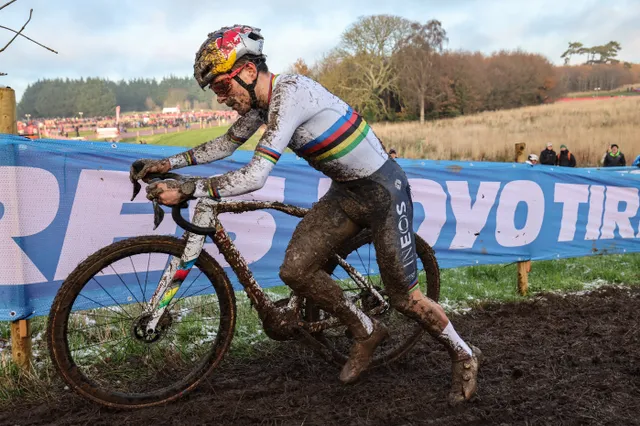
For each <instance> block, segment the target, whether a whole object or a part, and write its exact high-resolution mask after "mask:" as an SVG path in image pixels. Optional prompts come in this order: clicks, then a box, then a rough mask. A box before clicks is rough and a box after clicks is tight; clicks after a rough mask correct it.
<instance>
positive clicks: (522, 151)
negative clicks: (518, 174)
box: [515, 142, 531, 296]
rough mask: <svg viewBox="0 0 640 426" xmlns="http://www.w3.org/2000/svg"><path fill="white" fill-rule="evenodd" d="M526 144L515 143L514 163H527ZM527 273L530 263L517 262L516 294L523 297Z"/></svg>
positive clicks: (527, 278)
mask: <svg viewBox="0 0 640 426" xmlns="http://www.w3.org/2000/svg"><path fill="white" fill-rule="evenodd" d="M526 149H527V144H526V143H522V142H520V143H517V144H515V161H516V163H524V162H525V161H527V154H526ZM529 271H531V261H530V260H525V261H524V262H518V281H517V282H518V292H519V293H520V294H521V295H522V296H525V295H526V294H527V291H528V290H529Z"/></svg>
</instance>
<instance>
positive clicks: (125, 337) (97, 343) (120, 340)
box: [72, 336, 129, 351]
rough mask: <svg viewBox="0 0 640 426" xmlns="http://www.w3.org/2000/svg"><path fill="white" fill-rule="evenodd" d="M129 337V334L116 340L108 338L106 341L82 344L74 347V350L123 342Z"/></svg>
mask: <svg viewBox="0 0 640 426" xmlns="http://www.w3.org/2000/svg"><path fill="white" fill-rule="evenodd" d="M128 338H129V336H124V337H121V338H120V339H118V340H115V341H114V340H107V341H106V342H104V341H101V342H96V343H92V344H90V345H86V346H82V347H80V348H76V349H72V351H81V350H84V349H87V348H92V347H94V346H98V345H104V344H106V343H109V342H115V343H119V342H122V341H123V340H127V339H128Z"/></svg>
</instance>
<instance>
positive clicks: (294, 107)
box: [169, 75, 388, 198]
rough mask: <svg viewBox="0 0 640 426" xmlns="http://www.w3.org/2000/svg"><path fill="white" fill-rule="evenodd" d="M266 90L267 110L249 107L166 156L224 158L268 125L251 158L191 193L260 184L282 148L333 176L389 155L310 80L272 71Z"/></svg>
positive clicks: (232, 191)
mask: <svg viewBox="0 0 640 426" xmlns="http://www.w3.org/2000/svg"><path fill="white" fill-rule="evenodd" d="M269 93H270V95H269V109H268V110H267V111H259V110H251V111H250V112H249V113H248V114H246V115H245V116H243V117H240V118H239V119H238V120H237V121H236V122H235V123H234V124H233V125H232V126H231V127H230V128H229V130H228V132H227V133H226V134H224V135H223V136H220V137H218V138H216V139H213V140H211V141H209V142H206V143H204V144H202V145H200V146H198V147H196V148H193V149H192V150H189V151H187V152H184V153H181V154H178V155H174V156H172V157H170V158H169V160H170V162H171V167H172V168H173V169H176V168H180V167H185V166H189V165H194V164H203V163H208V162H211V161H215V160H219V159H221V158H225V157H228V156H229V155H231V154H232V153H233V152H234V151H235V150H236V149H237V148H238V147H239V146H240V145H242V144H243V143H244V142H246V141H247V139H249V138H250V137H251V136H252V135H253V134H254V133H255V132H256V131H257V130H258V129H259V128H260V126H261V125H263V124H266V126H267V127H266V130H265V132H264V134H263V136H262V138H261V139H260V142H259V143H258V146H257V147H256V150H255V154H254V156H253V158H252V159H251V161H250V162H249V163H248V164H247V165H245V166H244V167H242V168H240V169H238V170H235V171H232V172H228V173H225V174H224V175H222V176H218V177H216V178H214V179H211V180H209V179H201V180H199V181H198V182H197V183H196V192H195V193H194V196H196V197H206V196H211V197H214V198H219V197H229V196H233V195H240V194H245V193H247V192H252V191H255V190H257V189H260V188H261V187H262V186H263V185H264V183H265V182H266V180H267V177H268V176H269V173H270V172H271V170H272V169H273V167H274V166H275V164H276V162H277V161H278V159H279V158H280V156H281V154H282V153H283V152H284V150H285V149H286V148H290V149H291V150H292V151H293V152H295V153H296V154H297V155H298V156H300V157H302V158H304V159H306V160H307V161H308V162H309V164H310V165H311V166H312V167H314V168H315V169H317V170H319V171H321V172H322V173H324V174H325V175H326V176H328V177H330V178H331V179H334V180H336V181H350V180H354V179H359V178H363V177H368V176H370V175H371V174H373V173H374V172H375V171H376V170H378V169H379V168H380V167H381V166H382V165H383V164H384V162H385V161H386V160H387V159H388V155H387V153H386V152H385V149H384V147H383V146H382V144H381V143H380V141H379V140H378V138H377V137H376V135H375V134H374V133H373V130H371V128H370V127H369V125H368V124H367V122H366V121H365V120H364V119H363V118H362V117H361V116H360V115H359V114H358V113H357V112H355V111H354V110H353V109H352V108H351V107H350V106H349V105H347V104H346V103H345V102H344V101H342V100H341V99H340V98H338V97H337V96H335V95H333V94H332V93H331V92H329V91H328V90H327V89H325V88H324V87H323V86H322V85H320V84H319V83H317V82H315V81H313V80H312V79H310V78H308V77H305V76H302V75H279V76H275V75H273V76H272V78H271V87H270V90H269ZM210 182H215V183H214V184H213V185H212V184H211V183H210Z"/></svg>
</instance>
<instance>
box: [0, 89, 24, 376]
mask: <svg viewBox="0 0 640 426" xmlns="http://www.w3.org/2000/svg"><path fill="white" fill-rule="evenodd" d="M0 133H10V134H14V135H15V134H17V133H18V123H17V122H16V92H15V91H14V90H13V89H12V88H10V87H0ZM11 355H12V357H13V362H15V363H16V365H17V366H18V367H20V368H22V369H23V370H28V369H29V368H30V366H31V356H32V354H31V323H30V321H29V320H18V321H14V322H12V323H11Z"/></svg>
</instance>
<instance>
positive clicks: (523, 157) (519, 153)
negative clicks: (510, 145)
mask: <svg viewBox="0 0 640 426" xmlns="http://www.w3.org/2000/svg"><path fill="white" fill-rule="evenodd" d="M515 148H516V155H515V162H516V163H524V162H525V161H527V154H526V152H525V150H526V149H527V144H526V143H522V142H521V143H517V144H516V146H515Z"/></svg>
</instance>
